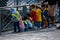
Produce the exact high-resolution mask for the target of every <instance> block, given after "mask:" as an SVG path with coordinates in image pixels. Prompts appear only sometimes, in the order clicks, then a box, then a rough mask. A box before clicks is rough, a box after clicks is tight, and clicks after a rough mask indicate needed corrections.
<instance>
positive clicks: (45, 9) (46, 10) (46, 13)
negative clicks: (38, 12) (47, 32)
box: [43, 4, 48, 28]
mask: <svg viewBox="0 0 60 40" xmlns="http://www.w3.org/2000/svg"><path fill="white" fill-rule="evenodd" d="M43 13H44V16H45V28H46V27H48V5H47V4H45V8H44V11H43Z"/></svg>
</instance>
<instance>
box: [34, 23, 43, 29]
mask: <svg viewBox="0 0 60 40" xmlns="http://www.w3.org/2000/svg"><path fill="white" fill-rule="evenodd" d="M34 25H35V26H37V28H40V27H41V26H42V24H41V22H35V24H34Z"/></svg>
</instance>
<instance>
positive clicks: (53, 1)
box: [44, 0, 57, 5]
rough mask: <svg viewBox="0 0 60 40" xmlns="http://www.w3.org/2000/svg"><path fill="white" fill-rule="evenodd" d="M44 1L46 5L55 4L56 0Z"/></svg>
mask: <svg viewBox="0 0 60 40" xmlns="http://www.w3.org/2000/svg"><path fill="white" fill-rule="evenodd" d="M44 2H48V5H56V4H57V0H45V1H44Z"/></svg>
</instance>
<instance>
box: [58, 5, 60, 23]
mask: <svg viewBox="0 0 60 40" xmlns="http://www.w3.org/2000/svg"><path fill="white" fill-rule="evenodd" d="M58 21H59V22H60V6H59V20H58Z"/></svg>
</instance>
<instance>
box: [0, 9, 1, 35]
mask: <svg viewBox="0 0 60 40" xmlns="http://www.w3.org/2000/svg"><path fill="white" fill-rule="evenodd" d="M0 35H1V9H0Z"/></svg>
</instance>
